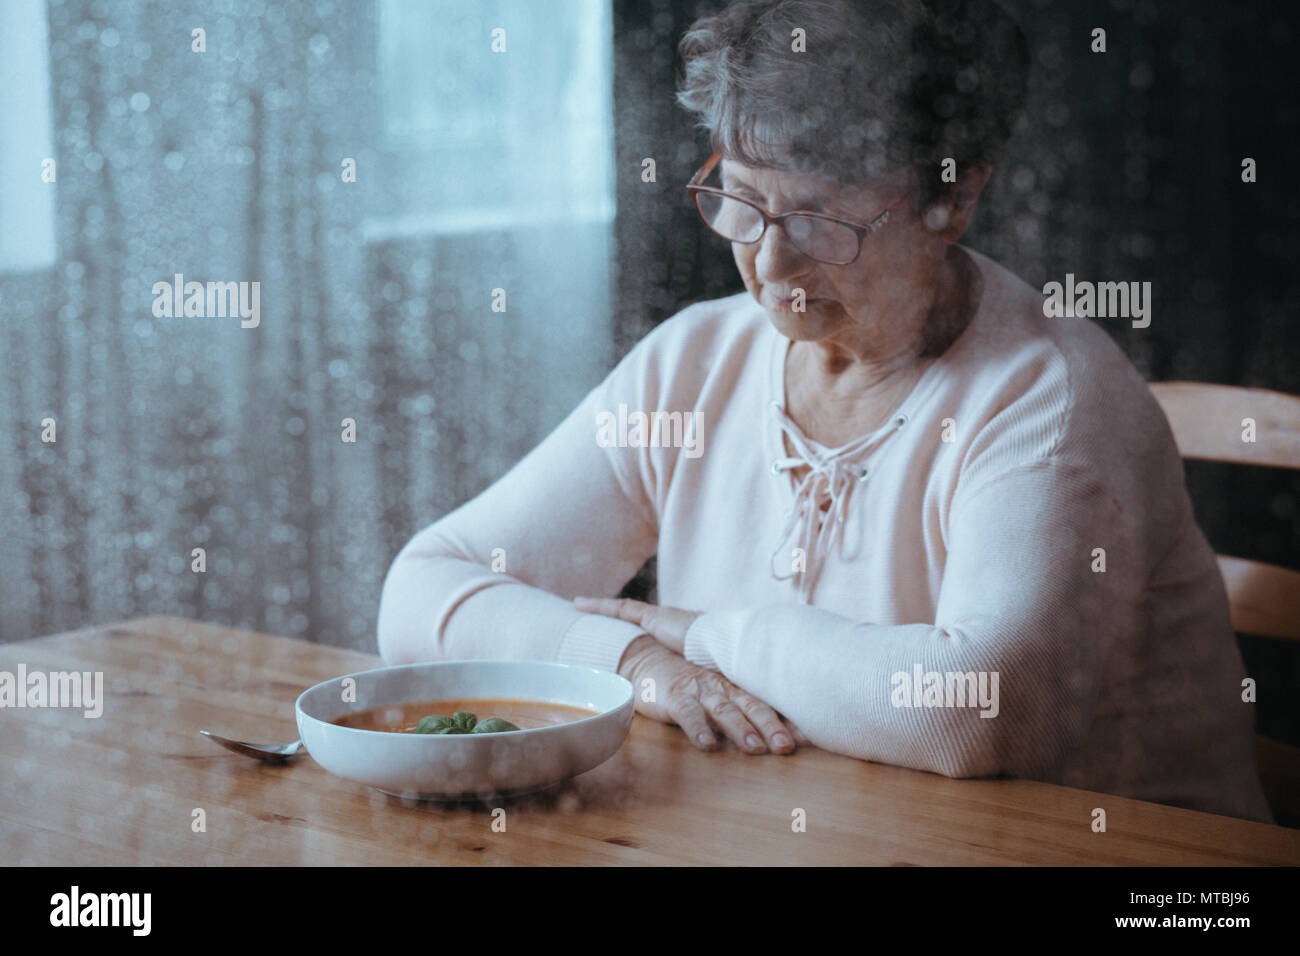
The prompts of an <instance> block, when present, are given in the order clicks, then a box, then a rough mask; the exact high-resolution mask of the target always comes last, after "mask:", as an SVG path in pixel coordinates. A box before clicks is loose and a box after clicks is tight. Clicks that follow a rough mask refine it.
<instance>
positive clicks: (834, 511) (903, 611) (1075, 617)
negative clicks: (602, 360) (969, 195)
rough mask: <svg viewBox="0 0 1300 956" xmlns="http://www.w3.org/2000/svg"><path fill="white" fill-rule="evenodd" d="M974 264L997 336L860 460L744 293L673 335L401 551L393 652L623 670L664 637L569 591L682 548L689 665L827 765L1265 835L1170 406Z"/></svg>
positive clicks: (1238, 665)
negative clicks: (1075, 795)
mask: <svg viewBox="0 0 1300 956" xmlns="http://www.w3.org/2000/svg"><path fill="white" fill-rule="evenodd" d="M968 251H970V252H971V255H972V257H973V259H974V260H975V262H976V263H977V264H978V265H979V268H980V270H981V272H982V274H983V278H984V289H985V291H984V295H983V298H982V300H981V303H980V307H979V310H978V312H977V314H976V316H975V317H974V319H973V320H972V322H971V324H970V325H969V326H968V327H967V329H966V330H965V332H963V334H962V335H961V337H960V338H959V339H958V340H957V341H956V342H955V343H954V344H953V345H952V346H951V347H950V348H949V349H948V350H947V351H946V352H945V353H944V354H943V355H942V356H941V357H940V358H939V359H938V360H937V361H936V362H934V363H933V364H932V365H931V366H930V367H929V368H928V369H927V370H926V372H925V374H924V376H923V377H922V379H921V380H920V382H919V383H918V384H917V385H916V387H915V388H914V390H913V391H912V392H911V394H910V395H909V396H908V397H907V399H906V400H905V401H904V402H903V403H902V405H901V406H900V407H899V408H898V410H897V412H896V414H895V415H894V417H893V419H892V421H891V422H890V423H889V424H887V425H886V426H884V427H883V428H881V429H880V430H879V431H877V432H874V433H872V434H871V435H868V436H863V438H862V439H860V440H859V441H856V442H854V443H852V444H851V445H848V446H844V447H843V448H841V449H827V448H824V447H822V446H820V445H818V444H817V443H815V442H812V441H810V440H809V439H808V438H807V437H806V436H803V435H802V434H801V433H800V432H799V429H798V426H796V425H795V424H794V423H793V422H792V421H791V420H790V419H788V418H787V417H786V415H785V414H784V411H783V406H784V401H785V388H784V385H785V383H784V359H785V354H786V349H787V348H788V346H789V345H790V343H789V341H788V340H787V339H785V338H784V337H782V336H781V335H780V334H779V333H777V332H776V331H775V329H774V328H773V327H772V325H771V324H770V322H769V321H768V319H767V317H766V315H765V313H764V312H763V310H762V309H761V308H760V307H759V306H758V304H757V303H755V302H754V301H753V299H752V298H751V297H750V296H749V294H748V293H740V294H738V295H734V296H731V297H729V298H725V299H720V300H716V301H710V302H701V303H697V304H696V305H693V306H691V307H689V308H687V309H684V310H683V311H682V312H680V313H679V314H678V315H676V316H674V317H673V318H672V319H670V320H668V321H666V322H664V323H663V324H662V325H660V326H659V327H658V328H656V329H655V330H654V331H653V332H652V333H650V334H649V335H648V336H646V337H645V338H644V339H643V340H642V341H641V342H640V343H638V344H637V346H636V347H635V348H633V349H632V350H631V351H630V352H629V353H628V355H627V356H626V357H625V358H624V359H623V361H622V362H620V363H619V364H618V366H617V367H616V368H615V369H614V370H613V371H612V372H611V373H610V374H609V376H608V377H607V378H606V379H605V381H603V382H602V383H601V384H600V385H598V386H597V387H596V388H595V389H593V390H592V391H591V392H590V393H589V394H588V395H587V397H586V398H585V399H584V400H583V402H582V403H581V404H580V405H579V406H578V407H577V408H576V409H575V410H574V411H573V413H572V414H571V415H570V416H569V417H568V418H567V419H566V420H565V421H564V422H563V423H561V424H560V425H559V426H558V427H557V428H556V429H555V431H554V432H552V433H551V434H550V435H549V436H548V437H547V438H546V439H545V440H544V441H543V442H542V443H541V444H540V445H539V446H538V447H537V448H536V449H534V450H533V451H532V452H531V453H530V454H528V455H527V456H526V457H525V458H524V459H523V460H522V461H521V462H520V463H519V464H518V465H516V466H515V468H514V469H513V470H511V471H510V472H509V473H508V474H506V475H505V476H504V477H503V478H501V479H500V480H499V481H497V482H496V483H495V484H494V485H492V486H491V487H490V488H488V489H487V490H486V491H484V492H483V493H482V494H480V495H479V496H478V497H477V498H475V499H473V500H472V501H470V502H468V503H466V504H465V505H463V506H462V507H460V508H459V509H457V510H456V511H454V512H452V513H451V514H449V515H447V516H446V517H444V518H442V519H440V520H439V521H437V522H435V523H433V524H432V525H430V526H429V527H427V528H425V529H424V530H422V531H421V532H420V533H419V534H417V535H416V536H415V537H414V538H413V539H412V540H411V541H410V542H409V543H408V544H407V545H406V547H404V548H403V549H402V551H401V553H400V554H399V555H398V556H397V558H396V560H395V561H394V563H393V566H392V568H391V570H390V571H389V574H388V578H387V580H386V581H385V584H384V590H383V597H382V601H381V606H380V612H379V645H380V651H381V653H382V654H383V655H384V657H385V658H386V659H388V660H389V661H391V662H404V661H416V660H430V659H441V658H446V659H454V658H460V659H465V658H534V659H544V660H556V661H564V662H569V663H580V664H588V665H593V666H596V667H601V668H604V669H607V670H615V669H616V668H617V666H618V663H619V659H620V657H621V656H622V653H623V650H624V649H625V648H626V646H627V645H628V644H629V643H630V642H631V641H632V640H633V639H634V638H635V637H637V636H638V635H639V633H640V631H639V630H638V629H637V628H636V627H635V626H634V625H632V624H628V623H626V622H623V621H617V620H614V619H611V618H606V617H600V616H594V615H588V614H582V613H579V612H578V611H576V610H574V608H573V607H572V605H571V604H570V603H569V602H570V599H571V598H572V597H573V596H575V595H577V594H588V595H596V596H600V595H614V594H616V593H617V592H618V591H619V589H620V588H621V587H622V586H623V584H624V583H625V582H626V581H627V580H628V579H629V578H630V577H631V576H632V575H633V574H634V573H635V572H636V571H637V569H638V568H640V567H641V565H642V564H643V563H644V562H645V561H646V560H647V559H648V558H649V557H650V556H651V555H653V554H656V553H657V554H658V588H659V601H660V603H662V604H664V605H669V606H673V607H681V608H686V609H689V610H693V611H702V612H704V613H703V614H702V615H701V616H700V617H699V618H698V619H697V620H696V623H695V624H694V626H692V628H691V629H690V632H689V633H688V634H687V639H686V648H685V651H686V657H687V658H688V659H690V660H691V661H693V662H695V663H698V664H702V665H705V666H708V667H713V668H716V669H718V670H719V671H721V672H722V673H723V674H725V675H726V676H727V677H728V678H729V679H731V680H732V681H734V682H735V683H736V684H739V685H740V686H742V687H744V688H746V689H747V690H749V691H750V692H752V693H754V694H756V695H757V696H759V697H760V698H762V699H763V700H765V701H767V702H768V703H769V704H771V705H772V706H773V707H775V708H776V709H777V710H779V711H780V712H782V713H783V714H785V715H786V716H787V717H788V718H789V719H790V720H792V721H793V722H794V723H795V724H797V725H798V726H799V728H800V729H801V730H802V731H803V732H804V733H805V734H807V736H808V737H809V738H810V739H811V740H812V741H813V743H815V744H816V745H817V746H819V747H822V748H825V749H827V750H831V751H835V752H837V753H841V754H846V755H849V756H852V757H857V758H861V759H865V760H874V761H880V762H883V763H889V764H897V765H901V766H905V767H913V768H916V769H920V770H928V771H933V772H935V773H941V774H946V775H948V776H960V777H967V776H985V775H996V774H1009V775H1013V776H1018V777H1029V778H1034V779H1039V780H1047V781H1052V782H1055V783H1060V784H1064V785H1066V786H1071V787H1079V788H1083V789H1088V790H1096V791H1101V792H1105V793H1114V794H1120V795H1124V796H1131V797H1136V798H1139V799H1143V800H1151V801H1156V802H1160V803H1169V804H1175V805H1179V806H1185V807H1191V808H1195V809H1200V810H1207V811H1211V812H1215V813H1224V814H1229V815H1232V816H1240V817H1247V818H1250V819H1255V820H1263V821H1270V822H1271V820H1272V817H1271V815H1270V813H1269V810H1268V807H1267V805H1266V803H1265V801H1264V798H1263V794H1262V792H1261V789H1260V786H1259V781H1258V777H1257V773H1256V768H1255V758H1254V746H1253V738H1252V733H1253V713H1252V705H1250V704H1248V703H1243V702H1242V700H1241V682H1242V679H1243V677H1245V676H1246V675H1245V672H1244V668H1243V665H1242V660H1241V656H1240V654H1239V652H1238V650H1237V646H1236V642H1235V639H1234V636H1233V633H1232V630H1231V628H1230V626H1229V619H1228V607H1227V600H1226V596H1225V593H1224V586H1223V581H1222V579H1221V577H1220V575H1219V571H1218V568H1217V565H1216V563H1215V558H1214V554H1213V552H1212V551H1211V549H1210V547H1209V545H1208V544H1207V542H1206V540H1205V537H1204V535H1203V534H1202V533H1201V531H1200V529H1199V528H1198V527H1197V525H1196V523H1195V521H1194V519H1193V515H1192V509H1191V505H1190V502H1189V500H1188V496H1187V491H1186V487H1185V485H1184V479H1183V469H1182V464H1181V461H1180V459H1179V456H1178V452H1177V450H1176V448H1175V446H1174V442H1173V439H1172V436H1171V435H1170V431H1169V427H1168V425H1167V423H1166V421H1165V418H1164V416H1163V414H1162V413H1161V410H1160V408H1159V406H1158V405H1157V404H1156V402H1155V401H1154V399H1153V398H1152V396H1151V394H1150V391H1149V390H1148V388H1147V386H1146V384H1145V382H1144V381H1143V380H1142V378H1141V377H1140V376H1139V375H1138V373H1137V371H1136V370H1135V369H1134V368H1133V366H1132V365H1131V364H1130V362H1129V361H1128V360H1127V359H1126V358H1125V356H1124V355H1123V354H1122V353H1121V352H1120V350H1119V349H1118V348H1117V347H1116V346H1115V345H1114V344H1113V342H1112V341H1111V339H1110V338H1109V337H1108V336H1107V335H1106V333H1105V332H1104V331H1102V330H1101V329H1100V328H1099V327H1098V326H1097V325H1095V324H1094V323H1093V322H1092V321H1091V320H1089V319H1081V318H1077V319H1051V318H1045V317H1044V315H1043V309H1042V301H1043V300H1042V296H1041V295H1040V294H1039V293H1038V292H1036V291H1035V290H1034V289H1033V288H1031V287H1030V286H1028V285H1026V284H1025V283H1024V282H1023V281H1021V280H1020V279H1018V278H1017V277H1015V276H1014V275H1012V274H1011V273H1010V272H1008V271H1007V270H1005V269H1004V268H1002V267H1001V266H999V265H997V264H996V263H994V262H992V261H991V260H989V259H988V258H986V257H984V256H982V255H980V254H978V253H975V252H973V251H971V250H968ZM673 412H677V413H680V414H679V415H678V416H677V417H676V418H673V417H671V416H669V415H656V414H655V413H673ZM638 413H641V414H640V415H638ZM643 417H644V421H642V418H643ZM641 425H645V426H647V427H645V428H642V427H639V426H641ZM783 434H784V435H787V436H789V441H790V447H791V448H793V449H794V450H795V455H794V456H791V455H790V454H789V452H788V451H787V449H786V448H785V447H783V443H782V436H783ZM805 463H806V464H808V465H810V466H812V467H811V470H810V471H809V472H808V474H807V477H806V478H804V479H803V480H802V482H801V483H800V484H798V485H796V483H795V482H794V481H793V480H792V477H791V471H792V470H793V469H794V468H795V467H796V466H798V465H802V464H805ZM824 502H828V507H827V510H825V511H823V510H822V508H821V507H820V505H821V504H822V503H824Z"/></svg>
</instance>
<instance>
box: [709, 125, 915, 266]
mask: <svg viewBox="0 0 1300 956" xmlns="http://www.w3.org/2000/svg"><path fill="white" fill-rule="evenodd" d="M721 159H722V147H721V146H719V147H718V148H717V149H715V150H714V151H713V155H712V156H710V157H709V160H708V162H706V163H705V164H704V165H703V166H701V167H700V168H699V169H698V170H697V171H696V173H695V175H694V176H692V177H691V181H690V182H689V183H687V184H686V191H687V192H688V193H690V194H691V196H692V198H694V200H695V211H696V212H698V213H699V214H700V218H701V219H703V220H704V224H705V225H706V226H708V227H709V229H710V230H712V231H713V232H714V234H716V235H718V236H722V238H723V239H726V240H727V241H728V242H739V243H740V244H741V245H744V246H752V245H753V244H754V243H756V242H762V241H763V237H764V236H765V235H767V227H768V226H770V225H772V224H773V223H775V224H776V225H778V226H780V227H781V229H782V231H784V230H785V220H787V219H789V218H791V217H793V216H805V217H810V218H813V219H826V220H828V221H830V222H834V223H838V224H839V225H841V226H848V227H849V228H850V229H852V230H853V231H854V232H855V233H857V236H858V251H857V252H855V253H854V254H853V258H852V259H850V260H848V261H847V262H829V261H827V260H826V259H818V258H817V257H816V256H814V255H811V254H809V253H807V252H804V251H803V250H802V249H800V248H799V246H798V245H797V244H796V243H795V242H794V240H793V239H791V238H790V234H789V233H788V232H787V233H786V238H787V239H790V244H791V245H793V246H794V247H795V249H796V250H797V251H798V253H799V254H800V255H802V256H807V257H808V258H809V259H812V260H813V261H814V262H820V263H823V264H825V265H828V266H851V265H853V263H855V262H857V261H858V258H859V257H860V256H861V255H862V244H863V243H864V242H865V241H866V238H867V236H869V235H871V234H873V233H876V232H879V231H880V230H881V228H883V227H884V225H885V223H887V222H889V213H890V212H891V211H892V210H893V208H894V207H895V206H897V205H898V204H899V203H901V202H903V200H905V199H909V198H911V195H912V193H913V192H914V191H915V190H912V189H909V190H908V191H907V192H906V193H904V194H903V195H902V197H900V198H899V199H896V200H894V201H893V202H892V203H890V204H889V206H888V208H886V209H885V211H884V212H882V213H881V214H880V215H879V216H877V217H876V218H874V219H872V220H870V221H869V222H865V223H863V222H854V221H853V220H851V219H841V218H840V217H839V216H829V215H827V214H826V213H824V212H814V211H813V210H811V209H793V210H791V211H790V212H783V213H774V212H769V211H768V210H767V209H764V208H763V207H762V206H760V205H759V204H758V203H756V202H754V201H753V200H752V199H745V198H744V197H743V196H737V195H736V194H735V193H729V192H727V191H726V190H725V189H719V188H718V187H717V186H705V185H702V184H703V182H704V180H706V179H708V178H709V174H710V173H711V172H713V167H714V166H716V165H718V162H719V161H720V160H721ZM700 193H712V194H713V195H715V196H722V197H724V198H726V199H734V200H736V202H739V203H744V204H745V205H746V206H749V207H751V208H753V209H755V210H757V211H758V214H759V215H760V216H762V217H763V231H762V232H760V233H759V234H758V238H757V239H750V240H749V241H748V242H745V241H743V240H740V239H731V238H729V237H727V236H723V235H722V233H720V232H718V230H716V229H714V228H713V223H711V222H709V220H708V219H706V218H705V216H704V210H703V209H701V208H700Z"/></svg>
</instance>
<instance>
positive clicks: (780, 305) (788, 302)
mask: <svg viewBox="0 0 1300 956" xmlns="http://www.w3.org/2000/svg"><path fill="white" fill-rule="evenodd" d="M767 301H768V302H769V303H770V304H771V306H772V308H774V309H781V310H783V311H785V312H793V311H794V302H795V300H794V298H793V297H791V298H788V299H781V298H778V297H776V296H768V297H767ZM825 301H826V300H825V299H814V298H805V299H804V300H803V304H804V307H805V308H807V307H808V306H810V305H817V304H818V303H820V302H825Z"/></svg>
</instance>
